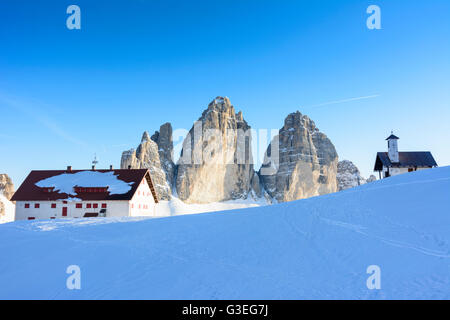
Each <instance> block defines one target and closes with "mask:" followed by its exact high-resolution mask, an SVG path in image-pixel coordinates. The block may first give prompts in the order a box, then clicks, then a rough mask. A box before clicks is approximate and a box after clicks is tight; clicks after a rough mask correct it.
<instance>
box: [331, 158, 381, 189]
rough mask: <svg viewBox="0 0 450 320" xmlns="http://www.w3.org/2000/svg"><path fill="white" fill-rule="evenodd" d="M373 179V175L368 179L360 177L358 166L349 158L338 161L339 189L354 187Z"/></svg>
mask: <svg viewBox="0 0 450 320" xmlns="http://www.w3.org/2000/svg"><path fill="white" fill-rule="evenodd" d="M375 180H376V178H375V176H373V175H371V176H370V177H369V178H368V179H365V178H364V177H362V176H361V173H360V171H359V169H358V167H357V166H356V165H355V164H354V163H353V162H351V161H349V160H342V161H339V163H338V171H337V181H338V189H339V191H342V190H346V189H350V188H354V187H357V186H360V185H363V184H366V183H369V182H373V181H375Z"/></svg>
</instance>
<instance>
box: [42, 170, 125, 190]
mask: <svg viewBox="0 0 450 320" xmlns="http://www.w3.org/2000/svg"><path fill="white" fill-rule="evenodd" d="M133 183H134V182H125V181H122V180H120V179H119V178H118V177H117V176H116V175H115V174H114V172H112V171H109V172H100V171H80V172H76V173H62V174H59V175H57V176H53V177H50V178H47V179H44V180H41V181H39V182H37V183H36V186H38V187H41V188H45V187H47V188H50V187H54V191H57V192H58V193H66V194H69V195H76V193H75V191H74V189H73V188H74V187H86V188H88V187H109V188H108V192H109V194H124V193H127V192H128V191H130V190H131V186H132V185H133Z"/></svg>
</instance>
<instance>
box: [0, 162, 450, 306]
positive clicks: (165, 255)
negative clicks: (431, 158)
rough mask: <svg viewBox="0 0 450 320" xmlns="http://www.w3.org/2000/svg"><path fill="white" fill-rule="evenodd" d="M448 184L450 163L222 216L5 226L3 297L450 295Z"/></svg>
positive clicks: (0, 267) (0, 274) (0, 245)
mask: <svg viewBox="0 0 450 320" xmlns="http://www.w3.org/2000/svg"><path fill="white" fill-rule="evenodd" d="M449 192H450V167H446V168H438V169H431V170H425V171H419V172H414V173H410V174H405V175H401V176H396V177H392V178H389V179H385V180H382V181H377V182H374V183H371V184H366V185H363V186H360V187H356V188H353V189H349V190H346V191H343V192H339V193H335V194H329V195H326V196H321V197H316V198H311V199H307V200H300V201H295V202H290V203H283V204H277V205H273V206H264V207H258V208H247V209H239V210H234V211H228V212H221V213H206V214H198V215H182V216H176V217H169V218H158V219H147V220H137V219H125V218H122V219H95V218H93V219H79V220H53V221H20V222H14V223H10V224H5V225H1V226H0V252H1V259H0V299H12V298H40V299H78V298H87V299H91V298H95V299H117V298H137V299H140V298H150V299H166V298H169V299H171V298H174V299H278V298H286V299H311V298H319V299H344V298H352V299H353V298H355V299H411V298H418V299H423V298H427V299H428V298H431V299H449V298H450V210H449V208H450V198H449ZM69 265H78V266H79V267H80V269H81V290H68V289H66V279H67V277H68V276H69V275H68V274H66V268H67V267H68V266H69ZM370 265H377V266H379V267H380V269H381V290H369V289H368V288H367V286H366V281H367V278H368V277H369V275H368V274H367V273H366V270H367V268H368V266H370Z"/></svg>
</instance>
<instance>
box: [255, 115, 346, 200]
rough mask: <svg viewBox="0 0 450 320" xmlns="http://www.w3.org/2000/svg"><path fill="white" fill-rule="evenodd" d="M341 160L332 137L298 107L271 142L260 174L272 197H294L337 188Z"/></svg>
mask: <svg viewBox="0 0 450 320" xmlns="http://www.w3.org/2000/svg"><path fill="white" fill-rule="evenodd" d="M337 163H338V155H337V153H336V149H335V148H334V146H333V144H332V143H331V141H330V140H329V139H328V138H327V136H326V135H325V134H323V133H321V132H320V131H319V129H318V128H317V127H316V125H315V124H314V122H313V121H312V120H311V119H310V118H308V117H307V116H305V115H302V114H301V113H300V112H299V111H297V112H295V113H291V114H290V115H288V116H287V118H286V119H285V121H284V126H283V128H281V129H280V131H279V135H278V136H276V137H275V138H274V139H273V140H272V142H271V144H270V145H269V147H268V149H267V152H266V156H265V159H264V163H263V165H262V167H261V169H260V171H259V176H260V179H261V182H262V184H263V186H264V188H265V190H266V191H267V192H268V193H269V195H270V196H271V197H273V198H275V199H276V200H277V201H279V202H284V201H292V200H297V199H303V198H308V197H312V196H317V195H322V194H327V193H332V192H336V191H337V181H336V173H337Z"/></svg>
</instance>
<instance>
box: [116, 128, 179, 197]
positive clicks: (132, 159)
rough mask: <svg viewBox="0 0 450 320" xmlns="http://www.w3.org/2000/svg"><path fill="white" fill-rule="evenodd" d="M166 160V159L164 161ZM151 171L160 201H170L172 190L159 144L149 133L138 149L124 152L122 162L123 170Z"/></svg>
mask: <svg viewBox="0 0 450 320" xmlns="http://www.w3.org/2000/svg"><path fill="white" fill-rule="evenodd" d="M163 160H165V159H163ZM128 167H130V168H131V169H149V171H150V176H151V178H152V182H153V186H154V187H155V191H156V194H157V196H158V199H159V200H169V199H170V198H171V194H172V189H171V185H170V182H169V181H168V180H167V177H166V172H165V171H164V169H163V165H162V164H161V159H160V153H159V148H158V144H157V143H156V142H155V141H153V140H152V139H151V138H150V135H149V134H148V132H147V131H146V132H144V134H143V135H142V139H141V143H140V144H139V146H138V148H137V149H136V150H135V149H131V150H128V151H124V152H123V153H122V159H121V161H120V168H121V169H128Z"/></svg>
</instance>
